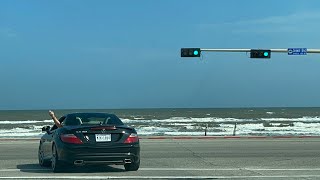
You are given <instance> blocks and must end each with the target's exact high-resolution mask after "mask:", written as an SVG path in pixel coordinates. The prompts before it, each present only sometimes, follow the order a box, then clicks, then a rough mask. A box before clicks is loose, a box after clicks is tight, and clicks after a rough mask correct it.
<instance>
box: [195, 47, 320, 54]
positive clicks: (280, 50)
mask: <svg viewBox="0 0 320 180" xmlns="http://www.w3.org/2000/svg"><path fill="white" fill-rule="evenodd" d="M200 50H201V51H209V52H210V51H211V52H250V51H251V49H202V48H201V49H200ZM270 50H271V52H276V53H288V49H270ZM307 53H320V49H307Z"/></svg>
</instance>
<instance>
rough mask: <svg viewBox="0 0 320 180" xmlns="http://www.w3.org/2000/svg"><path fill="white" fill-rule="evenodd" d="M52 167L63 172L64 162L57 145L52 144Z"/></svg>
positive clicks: (53, 169) (55, 170) (54, 170)
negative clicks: (59, 155)
mask: <svg viewBox="0 0 320 180" xmlns="http://www.w3.org/2000/svg"><path fill="white" fill-rule="evenodd" d="M51 168H52V171H53V172H55V173H56V172H61V171H62V170H63V163H62V162H61V161H60V160H59V158H58V152H57V148H56V146H55V145H53V146H52V160H51Z"/></svg>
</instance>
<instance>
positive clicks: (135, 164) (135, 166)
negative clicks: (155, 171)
mask: <svg viewBox="0 0 320 180" xmlns="http://www.w3.org/2000/svg"><path fill="white" fill-rule="evenodd" d="M139 167H140V159H139V160H138V161H135V162H133V163H130V164H125V165H124V169H125V170H126V171H137V170H138V169H139Z"/></svg>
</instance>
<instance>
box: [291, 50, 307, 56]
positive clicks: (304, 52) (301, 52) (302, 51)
mask: <svg viewBox="0 0 320 180" xmlns="http://www.w3.org/2000/svg"><path fill="white" fill-rule="evenodd" d="M288 55H307V48H288Z"/></svg>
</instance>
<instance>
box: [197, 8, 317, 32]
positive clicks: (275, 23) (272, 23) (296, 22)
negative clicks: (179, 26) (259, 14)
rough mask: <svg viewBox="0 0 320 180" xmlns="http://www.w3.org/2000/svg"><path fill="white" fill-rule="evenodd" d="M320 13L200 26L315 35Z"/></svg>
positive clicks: (243, 30)
mask: <svg viewBox="0 0 320 180" xmlns="http://www.w3.org/2000/svg"><path fill="white" fill-rule="evenodd" d="M319 21H320V12H298V13H293V14H289V15H284V16H270V17H266V18H260V19H249V20H242V21H236V22H225V23H219V24H199V25H198V27H199V28H200V29H202V30H214V31H222V30H223V31H226V30H228V31H230V32H232V33H258V34H261V33H263V34H265V33H315V32H319V30H320V25H319V24H318V23H317V22H319Z"/></svg>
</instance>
